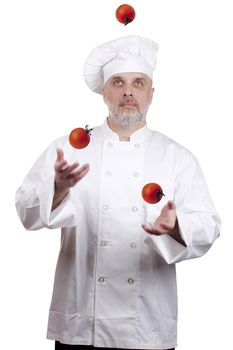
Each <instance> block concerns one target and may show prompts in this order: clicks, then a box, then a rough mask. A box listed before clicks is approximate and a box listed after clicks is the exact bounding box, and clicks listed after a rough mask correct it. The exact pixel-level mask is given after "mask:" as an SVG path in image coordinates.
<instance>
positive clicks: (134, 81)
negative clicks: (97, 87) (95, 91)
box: [103, 72, 154, 128]
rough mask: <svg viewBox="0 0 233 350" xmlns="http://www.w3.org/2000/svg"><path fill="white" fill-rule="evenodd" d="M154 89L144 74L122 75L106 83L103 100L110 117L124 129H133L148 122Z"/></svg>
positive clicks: (115, 76) (114, 76)
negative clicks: (148, 112)
mask: <svg viewBox="0 0 233 350" xmlns="http://www.w3.org/2000/svg"><path fill="white" fill-rule="evenodd" d="M153 92H154V89H153V88H152V81H151V79H150V78H149V77H148V76H147V75H146V74H144V73H131V72H130V73H120V74H117V75H113V76H112V77H111V78H109V79H108V81H107V82H106V84H105V86H104V89H103V98H104V101H105V103H106V104H107V106H108V109H109V116H110V118H112V120H113V121H114V123H115V124H116V125H118V126H120V127H122V128H132V127H133V126H134V125H135V124H138V123H140V122H142V121H145V120H146V114H147V111H148V108H149V106H150V104H151V101H152V97H153Z"/></svg>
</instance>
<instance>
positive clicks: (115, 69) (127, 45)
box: [84, 36, 159, 94]
mask: <svg viewBox="0 0 233 350" xmlns="http://www.w3.org/2000/svg"><path fill="white" fill-rule="evenodd" d="M158 48H159V46H158V44H157V43H155V42H154V41H153V40H151V39H147V38H142V37H139V36H125V37H122V38H119V39H116V40H113V41H108V42H107V43H104V44H102V45H100V46H97V47H96V48H95V49H94V50H92V52H91V53H90V55H89V56H88V57H87V60H86V62H85V65H84V79H85V81H86V83H87V85H88V86H89V88H90V89H91V90H93V91H94V92H97V93H99V94H101V93H102V90H103V87H104V84H105V83H106V81H107V80H108V79H109V78H110V77H111V76H112V75H115V74H119V73H126V72H140V73H144V74H146V75H147V76H149V77H150V78H151V79H153V70H154V69H155V65H156V58H157V51H158Z"/></svg>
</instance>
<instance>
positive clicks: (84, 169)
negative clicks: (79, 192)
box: [70, 164, 89, 181]
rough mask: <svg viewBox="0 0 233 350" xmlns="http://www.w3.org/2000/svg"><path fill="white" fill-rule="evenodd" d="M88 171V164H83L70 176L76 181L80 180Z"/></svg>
mask: <svg viewBox="0 0 233 350" xmlns="http://www.w3.org/2000/svg"><path fill="white" fill-rule="evenodd" d="M88 171H89V164H84V165H83V166H82V167H81V168H80V169H79V170H78V171H77V172H74V173H73V174H71V175H70V176H71V177H73V178H75V179H76V180H77V181H79V180H81V179H82V178H83V177H84V176H85V175H86V174H87V173H88Z"/></svg>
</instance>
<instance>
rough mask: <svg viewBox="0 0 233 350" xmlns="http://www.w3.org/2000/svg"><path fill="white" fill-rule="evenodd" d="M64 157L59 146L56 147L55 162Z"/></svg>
mask: <svg viewBox="0 0 233 350" xmlns="http://www.w3.org/2000/svg"><path fill="white" fill-rule="evenodd" d="M63 159H64V152H63V150H62V149H61V148H59V147H58V148H57V162H60V161H61V160H63Z"/></svg>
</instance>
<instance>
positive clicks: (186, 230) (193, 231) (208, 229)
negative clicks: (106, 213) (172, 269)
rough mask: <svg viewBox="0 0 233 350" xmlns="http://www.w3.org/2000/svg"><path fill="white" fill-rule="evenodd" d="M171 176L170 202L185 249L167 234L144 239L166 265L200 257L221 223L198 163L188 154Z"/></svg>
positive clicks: (149, 236)
mask: <svg viewBox="0 0 233 350" xmlns="http://www.w3.org/2000/svg"><path fill="white" fill-rule="evenodd" d="M180 164H181V165H180ZM175 174H176V175H175V190H174V202H175V205H176V211H177V219H178V224H179V232H180V235H181V237H182V238H183V240H184V241H185V243H186V247H185V246H183V245H182V244H180V243H179V242H177V241H176V240H174V239H173V238H172V237H171V236H169V235H168V234H165V235H161V236H155V235H148V236H147V238H146V239H145V243H147V244H149V245H150V246H151V247H152V249H154V250H155V251H156V252H157V253H158V254H159V255H160V256H162V257H163V259H164V260H165V261H166V262H167V263H168V264H173V263H177V262H180V261H182V260H186V259H192V258H197V257H200V256H202V255H204V254H205V253H206V252H207V251H208V250H209V248H210V247H211V245H212V244H213V242H214V241H215V239H216V238H217V237H218V236H219V234H220V224H221V222H220V218H219V216H218V214H217V212H216V209H215V207H214V204H213V202H212V199H211V196H210V194H209V190H208V188H207V185H206V181H205V179H204V176H203V173H202V170H201V168H200V166H199V163H198V161H197V160H196V158H195V157H194V156H193V155H192V154H190V153H189V152H188V151H185V155H184V156H183V157H182V162H178V166H177V169H176V170H175Z"/></svg>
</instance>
